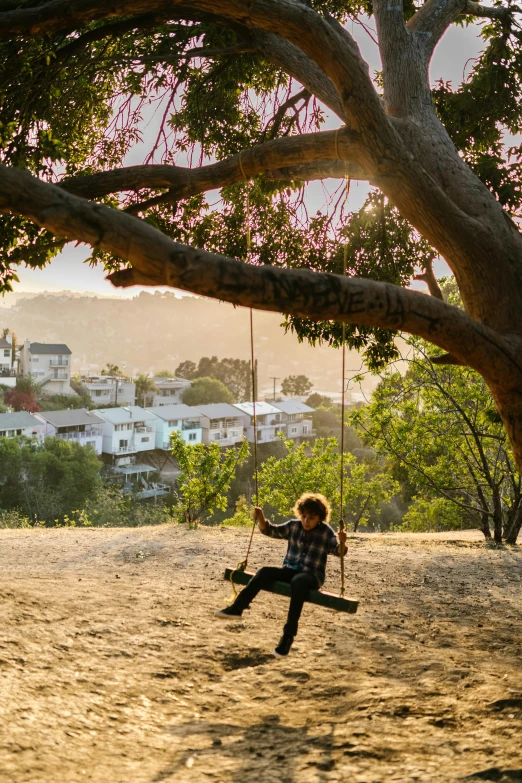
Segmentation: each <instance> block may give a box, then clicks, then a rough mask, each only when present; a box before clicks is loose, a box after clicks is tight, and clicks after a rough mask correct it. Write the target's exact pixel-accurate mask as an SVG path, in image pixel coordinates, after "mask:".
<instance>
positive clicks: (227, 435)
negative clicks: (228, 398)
mask: <svg viewBox="0 0 522 783" xmlns="http://www.w3.org/2000/svg"><path fill="white" fill-rule="evenodd" d="M192 407H193V410H197V411H198V413H199V414H200V415H201V425H202V438H203V443H219V445H220V446H222V447H223V448H225V447H228V446H236V445H237V444H238V443H241V441H242V440H243V435H244V425H243V416H242V415H241V413H240V412H239V411H238V410H237V408H236V407H235V406H234V405H229V404H228V403H226V402H217V403H212V404H211V405H198V406H192Z"/></svg>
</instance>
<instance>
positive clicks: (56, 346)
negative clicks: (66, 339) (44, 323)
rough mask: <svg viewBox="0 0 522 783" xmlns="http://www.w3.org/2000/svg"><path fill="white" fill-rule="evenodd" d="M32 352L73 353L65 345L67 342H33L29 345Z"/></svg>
mask: <svg viewBox="0 0 522 783" xmlns="http://www.w3.org/2000/svg"><path fill="white" fill-rule="evenodd" d="M29 350H30V351H31V353H40V354H41V353H52V354H55V353H60V354H64V353H66V354H69V355H70V354H71V353H72V351H71V350H70V349H69V348H68V347H67V346H66V345H65V343H31V344H30V345H29Z"/></svg>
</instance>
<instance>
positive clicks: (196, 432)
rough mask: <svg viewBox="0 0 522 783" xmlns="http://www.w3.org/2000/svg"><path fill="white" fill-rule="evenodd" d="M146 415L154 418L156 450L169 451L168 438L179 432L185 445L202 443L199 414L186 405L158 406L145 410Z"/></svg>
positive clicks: (201, 427) (201, 426)
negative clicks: (149, 414) (148, 414)
mask: <svg viewBox="0 0 522 783" xmlns="http://www.w3.org/2000/svg"><path fill="white" fill-rule="evenodd" d="M146 410H147V411H148V413H153V414H154V416H155V417H156V419H157V421H156V448H157V449H162V450H163V451H170V436H171V434H172V433H173V432H179V433H180V435H181V436H182V438H183V440H184V441H185V443H188V444H194V443H202V442H203V425H202V423H201V419H202V416H201V413H199V411H197V410H196V409H195V408H191V407H189V406H188V405H183V403H180V404H179V405H159V406H158V407H156V408H146Z"/></svg>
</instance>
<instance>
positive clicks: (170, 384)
mask: <svg viewBox="0 0 522 783" xmlns="http://www.w3.org/2000/svg"><path fill="white" fill-rule="evenodd" d="M153 381H154V385H155V387H156V389H155V390H154V391H151V392H147V395H146V399H147V406H148V407H149V408H160V407H163V406H164V405H176V404H177V403H180V402H181V398H182V397H183V392H184V391H185V389H188V387H189V386H191V385H192V381H187V380H185V378H153Z"/></svg>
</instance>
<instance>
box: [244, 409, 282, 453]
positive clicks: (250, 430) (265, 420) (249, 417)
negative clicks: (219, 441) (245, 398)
mask: <svg viewBox="0 0 522 783" xmlns="http://www.w3.org/2000/svg"><path fill="white" fill-rule="evenodd" d="M234 408H236V409H237V410H238V412H239V413H240V414H241V416H242V418H243V422H244V427H245V434H246V438H247V440H248V441H250V443H253V442H254V426H253V418H254V403H252V402H238V403H236V404H235V405H234ZM256 419H257V421H256V425H257V426H256V430H257V442H258V443H274V442H275V441H277V433H278V432H284V427H283V412H282V411H280V410H279V409H278V408H276V407H274V405H273V404H272V403H270V402H256Z"/></svg>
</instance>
